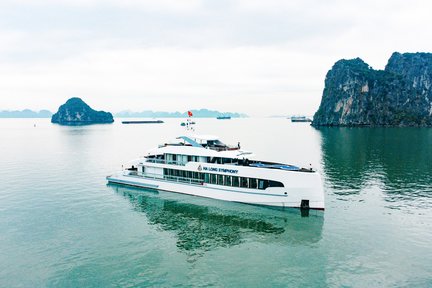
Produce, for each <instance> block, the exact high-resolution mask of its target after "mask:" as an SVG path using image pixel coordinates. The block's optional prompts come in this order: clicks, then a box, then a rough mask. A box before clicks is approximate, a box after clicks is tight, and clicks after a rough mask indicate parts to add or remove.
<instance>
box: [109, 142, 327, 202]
mask: <svg viewBox="0 0 432 288" xmlns="http://www.w3.org/2000/svg"><path fill="white" fill-rule="evenodd" d="M281 152H283V151H281ZM107 180H108V182H110V183H117V184H123V185H130V186H137V187H142V188H147V189H155V190H162V191H170V192H177V193H183V194H190V195H195V196H201V197H207V198H214V199H219V200H225V201H233V202H242V203H249V204H257V205H266V206H278V207H296V208H304V209H309V208H310V209H319V210H324V191H323V186H322V181H321V176H320V174H319V173H318V172H316V171H315V170H313V169H312V168H300V167H297V166H293V165H289V164H283V163H273V162H267V161H262V160H256V159H255V157H254V156H253V154H252V153H251V152H248V151H245V150H241V149H240V143H238V145H237V146H228V145H226V144H224V143H222V142H221V141H220V140H219V138H218V137H216V136H210V135H201V136H198V135H195V136H180V137H178V138H177V139H176V141H175V142H170V143H164V144H162V145H159V147H158V148H156V149H153V150H150V151H149V152H148V153H147V155H146V156H143V157H142V158H140V159H137V160H136V163H135V164H134V165H132V166H131V167H129V168H126V169H124V170H123V171H119V172H117V173H115V174H113V175H110V176H107Z"/></svg>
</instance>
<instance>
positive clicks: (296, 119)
mask: <svg viewBox="0 0 432 288" xmlns="http://www.w3.org/2000/svg"><path fill="white" fill-rule="evenodd" d="M291 122H312V119H310V118H308V117H306V116H292V117H291Z"/></svg>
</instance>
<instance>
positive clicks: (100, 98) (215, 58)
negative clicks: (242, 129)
mask: <svg viewBox="0 0 432 288" xmlns="http://www.w3.org/2000/svg"><path fill="white" fill-rule="evenodd" d="M430 3H432V2H430V1H416V0H411V1H406V0H403V1H399V0H396V1H395V0H391V1H376V0H375V1H371V0H362V1H342V0H341V1H334V0H330V1H308V0H301V1H289V0H262V1H257V0H232V1H225V0H212V1H199V0H154V1H139V0H41V1H37V0H14V1H8V0H0V74H1V75H0V110H6V109H24V108H30V109H34V110H39V109H49V110H51V111H55V110H57V108H58V106H59V105H61V104H63V103H64V102H65V101H66V100H67V99H68V98H70V97H74V96H78V97H81V98H83V99H84V100H85V101H86V102H87V103H88V104H89V105H91V106H94V108H96V109H103V110H108V111H111V112H118V111H121V110H133V111H141V110H164V111H176V110H179V111H185V110H187V109H195V108H203V107H205V108H209V109H218V110H223V111H235V112H243V113H247V114H249V115H252V116H268V115H276V114H278V115H289V114H306V115H312V114H313V113H314V112H315V111H316V110H317V108H318V105H319V102H320V100H321V94H322V89H323V88H324V78H325V75H326V73H327V71H328V70H329V69H330V68H331V66H332V65H333V64H334V62H335V61H337V60H339V59H341V58H345V59H348V58H355V57H361V58H362V59H363V60H364V61H365V62H367V63H368V64H369V65H371V66H372V67H374V68H376V69H383V68H384V66H385V64H386V62H387V60H388V58H389V57H390V55H391V53H392V52H394V51H399V52H417V51H423V52H432V51H431V50H432V49H431V48H432V33H431V32H430V28H431V27H432V16H431V11H432V4H430Z"/></svg>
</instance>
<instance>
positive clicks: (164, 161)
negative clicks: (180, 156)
mask: <svg viewBox="0 0 432 288" xmlns="http://www.w3.org/2000/svg"><path fill="white" fill-rule="evenodd" d="M146 162H147V163H157V164H173V165H179V166H185V165H186V163H185V162H183V161H173V160H170V161H168V160H166V159H157V158H147V159H146Z"/></svg>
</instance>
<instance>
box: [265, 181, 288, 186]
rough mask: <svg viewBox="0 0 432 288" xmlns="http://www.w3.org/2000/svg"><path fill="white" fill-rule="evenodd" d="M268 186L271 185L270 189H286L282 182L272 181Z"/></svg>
mask: <svg viewBox="0 0 432 288" xmlns="http://www.w3.org/2000/svg"><path fill="white" fill-rule="evenodd" d="M268 185H269V187H284V185H283V183H282V182H279V181H272V180H270V181H269V184H268Z"/></svg>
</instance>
